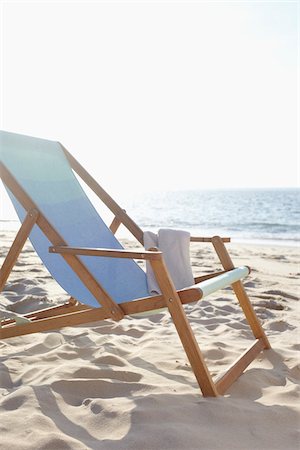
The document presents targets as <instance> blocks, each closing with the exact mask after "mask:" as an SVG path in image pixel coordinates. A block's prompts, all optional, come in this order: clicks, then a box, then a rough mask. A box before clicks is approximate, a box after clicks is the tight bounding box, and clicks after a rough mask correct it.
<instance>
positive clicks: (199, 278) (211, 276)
mask: <svg viewBox="0 0 300 450" xmlns="http://www.w3.org/2000/svg"><path fill="white" fill-rule="evenodd" d="M226 272H228V270H219V271H218V272H214V273H208V274H207V275H200V276H198V277H195V278H194V281H195V284H198V283H201V281H205V280H210V278H214V277H217V276H218V275H222V273H226Z"/></svg>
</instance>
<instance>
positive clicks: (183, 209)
mask: <svg viewBox="0 0 300 450" xmlns="http://www.w3.org/2000/svg"><path fill="white" fill-rule="evenodd" d="M115 200H116V201H117V202H119V203H120V200H119V199H118V198H116V199H115ZM299 200H300V189H297V188H291V189H224V190H190V191H188V190H185V191H170V192H166V191H164V192H152V193H137V194H134V195H131V196H126V195H125V194H124V195H123V196H122V203H120V206H122V207H123V208H124V209H126V211H127V213H128V214H129V215H130V216H131V217H132V219H133V220H134V221H135V222H136V223H137V224H138V225H139V226H140V227H141V228H142V229H143V230H150V231H157V230H158V229H159V228H174V229H182V230H186V231H189V232H190V233H191V234H192V235H194V236H214V235H216V234H218V235H221V236H226V237H227V236H228V237H231V238H232V240H233V241H236V242H249V243H251V242H252V243H260V244H277V245H292V246H295V245H299V238H300V233H299V231H300V220H299V219H300V208H299V206H300V201H299ZM18 227H19V223H18V221H16V220H11V219H10V218H7V217H1V219H0V230H15V229H17V228H18ZM120 237H128V234H127V233H126V232H125V231H124V230H123V231H121V232H120Z"/></svg>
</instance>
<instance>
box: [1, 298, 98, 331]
mask: <svg viewBox="0 0 300 450" xmlns="http://www.w3.org/2000/svg"><path fill="white" fill-rule="evenodd" d="M87 309H92V308H91V307H89V306H86V305H82V304H80V303H78V304H75V305H71V304H68V303H65V304H64V305H58V306H52V307H50V308H44V309H39V310H37V311H32V312H30V313H26V314H22V317H25V318H26V319H30V320H32V321H33V320H39V319H45V318H47V317H54V316H60V315H62V314H69V313H72V312H78V311H85V310H87ZM15 322H16V321H15V319H14V318H9V319H4V320H2V321H1V326H5V325H9V324H13V323H15Z"/></svg>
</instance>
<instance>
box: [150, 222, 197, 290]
mask: <svg viewBox="0 0 300 450" xmlns="http://www.w3.org/2000/svg"><path fill="white" fill-rule="evenodd" d="M144 247H145V249H149V248H151V247H157V248H159V250H161V251H162V253H163V257H164V260H165V263H166V266H167V268H168V271H169V273H170V276H171V278H172V281H173V283H174V285H175V288H176V289H177V290H179V289H183V288H185V287H188V286H192V285H193V284H194V277H193V273H192V269H191V264H190V233H188V232H187V231H183V230H172V229H160V230H159V231H158V234H157V235H156V234H155V233H152V232H151V231H146V232H145V233H144ZM146 271H147V282H148V290H149V292H150V294H152V295H155V294H159V293H160V289H159V286H158V284H157V281H156V278H155V275H154V273H153V270H152V267H151V264H150V263H149V262H147V263H146Z"/></svg>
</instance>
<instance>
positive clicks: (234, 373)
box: [215, 339, 265, 395]
mask: <svg viewBox="0 0 300 450" xmlns="http://www.w3.org/2000/svg"><path fill="white" fill-rule="evenodd" d="M264 347H265V344H264V341H263V339H256V340H255V342H254V343H253V344H252V345H251V346H250V347H249V348H248V349H247V350H246V351H245V352H244V353H243V354H242V355H241V356H240V357H239V358H238V359H237V360H236V361H235V362H234V363H233V364H232V365H231V366H230V367H228V368H227V369H226V372H225V373H224V374H223V375H221V376H219V377H218V378H217V379H216V380H215V384H216V388H217V391H218V392H219V394H221V395H223V394H224V393H225V392H226V391H227V389H228V388H229V387H230V386H231V385H232V383H233V382H234V381H235V380H236V379H237V378H238V377H239V376H240V375H241V374H242V373H243V372H244V370H245V369H246V368H247V367H248V366H249V364H250V363H251V362H252V361H253V360H254V359H255V358H256V356H257V355H258V354H259V353H260V352H261V351H262V350H263V349H264Z"/></svg>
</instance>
